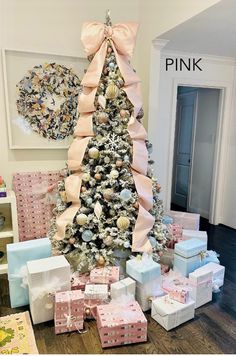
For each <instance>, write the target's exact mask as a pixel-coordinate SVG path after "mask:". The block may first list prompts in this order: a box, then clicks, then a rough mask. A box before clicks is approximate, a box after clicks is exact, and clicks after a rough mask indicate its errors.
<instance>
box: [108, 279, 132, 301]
mask: <svg viewBox="0 0 236 356" xmlns="http://www.w3.org/2000/svg"><path fill="white" fill-rule="evenodd" d="M135 289H136V282H135V281H134V280H133V279H132V278H130V277H127V278H125V279H121V280H120V281H119V282H115V283H112V284H111V286H110V293H111V299H116V298H119V297H121V296H122V295H133V296H135Z"/></svg>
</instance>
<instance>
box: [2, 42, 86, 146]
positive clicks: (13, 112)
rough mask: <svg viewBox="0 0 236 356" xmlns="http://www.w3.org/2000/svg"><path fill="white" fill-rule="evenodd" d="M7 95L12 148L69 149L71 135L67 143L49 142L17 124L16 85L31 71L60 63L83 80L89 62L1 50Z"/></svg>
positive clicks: (28, 51) (53, 54) (72, 57)
mask: <svg viewBox="0 0 236 356" xmlns="http://www.w3.org/2000/svg"><path fill="white" fill-rule="evenodd" d="M2 63H3V79H4V94H5V106H6V119H7V129H8V141H9V148H10V149H11V150H19V149H21V150H22V149H30V150H31V149H40V150H41V149H47V150H48V149H49V150H51V149H68V148H69V146H70V143H71V142H72V139H73V137H72V135H71V136H70V137H66V138H65V139H64V140H58V141H57V140H48V139H46V138H44V137H41V136H40V135H39V134H37V133H36V132H33V131H31V132H30V133H27V132H26V131H24V130H22V128H20V127H19V125H17V124H16V119H17V118H18V117H19V114H18V112H17V107H16V97H17V95H16V85H17V83H19V81H20V80H21V79H22V78H23V77H24V76H25V74H26V73H27V72H28V70H30V69H32V68H33V67H34V66H36V65H40V64H44V63H57V64H60V65H64V66H65V67H67V68H70V69H72V70H73V71H74V72H75V73H76V75H77V76H78V77H79V79H80V80H82V78H83V76H84V72H85V69H86V68H87V66H88V61H87V59H86V58H83V57H76V56H73V55H63V54H55V53H43V52H39V51H38V52H37V51H30V50H22V49H10V48H3V49H2Z"/></svg>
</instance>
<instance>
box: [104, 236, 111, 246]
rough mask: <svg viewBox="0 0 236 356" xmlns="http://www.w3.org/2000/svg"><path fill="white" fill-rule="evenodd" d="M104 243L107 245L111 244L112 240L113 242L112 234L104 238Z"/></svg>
mask: <svg viewBox="0 0 236 356" xmlns="http://www.w3.org/2000/svg"><path fill="white" fill-rule="evenodd" d="M103 242H104V244H105V245H106V246H111V245H112V242H113V238H112V237H111V236H107V237H106V238H105V239H104V240H103Z"/></svg>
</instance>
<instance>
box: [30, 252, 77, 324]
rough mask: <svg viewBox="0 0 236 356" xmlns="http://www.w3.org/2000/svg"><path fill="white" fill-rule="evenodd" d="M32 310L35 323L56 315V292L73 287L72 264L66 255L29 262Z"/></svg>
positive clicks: (50, 318)
mask: <svg viewBox="0 0 236 356" xmlns="http://www.w3.org/2000/svg"><path fill="white" fill-rule="evenodd" d="M27 268H28V283H29V300H30V312H31V316H32V320H33V323H34V324H39V323H42V322H45V321H48V320H52V319H53V317H54V294H55V292H59V291H67V290H70V288H71V282H70V275H71V273H70V265H69V263H68V261H67V260H66V258H65V257H64V256H53V257H49V258H44V259H41V260H36V261H29V262H27Z"/></svg>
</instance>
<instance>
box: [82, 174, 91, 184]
mask: <svg viewBox="0 0 236 356" xmlns="http://www.w3.org/2000/svg"><path fill="white" fill-rule="evenodd" d="M82 180H83V181H84V182H88V181H89V180H90V174H89V173H84V174H83V176H82Z"/></svg>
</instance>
